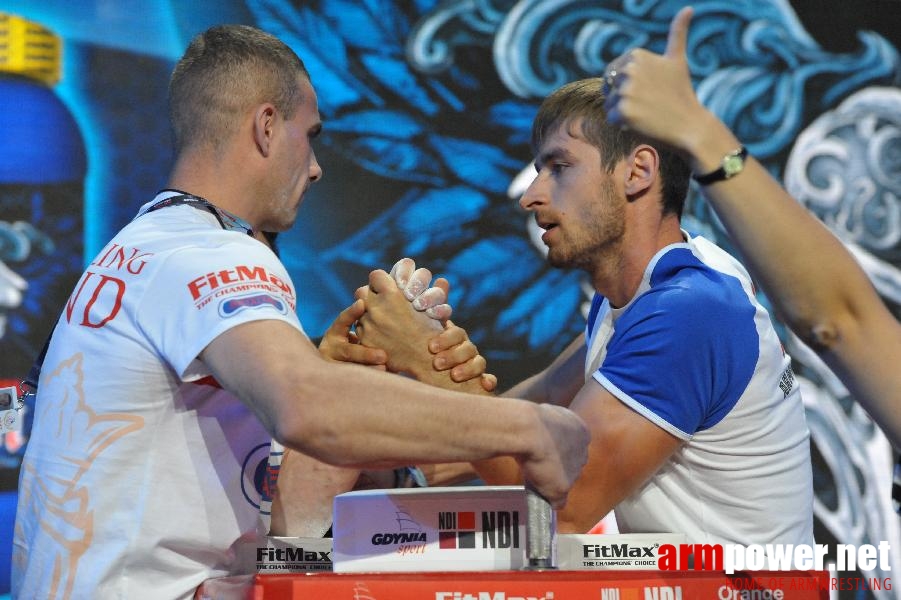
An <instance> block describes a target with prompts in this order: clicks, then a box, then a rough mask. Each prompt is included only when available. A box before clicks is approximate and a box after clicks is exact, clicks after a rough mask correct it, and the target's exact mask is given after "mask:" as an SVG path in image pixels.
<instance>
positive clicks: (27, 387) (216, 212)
mask: <svg viewBox="0 0 901 600" xmlns="http://www.w3.org/2000/svg"><path fill="white" fill-rule="evenodd" d="M162 191H163V192H175V193H176V194H177V195H175V196H169V197H168V198H164V199H162V200H160V201H159V202H157V203H155V204H152V205H151V206H149V207H147V208H146V209H144V210H142V211H141V212H139V213H138V215H137V216H136V217H135V219H137V218H138V217H141V216H143V215H146V214H147V213H149V212H153V211H155V210H159V209H161V208H166V207H167V206H178V205H180V204H187V205H188V206H193V207H194V208H196V209H198V210H206V211H209V212H211V213H212V214H213V216H215V217H216V220H217V221H219V225H221V226H222V229H226V230H228V231H240V232H242V233H246V234H247V235H249V236H251V237H252V236H253V229H252V228H251V227H250V224H248V223H247V221H245V220H244V219H242V218H241V217H239V216H237V215H233V214H231V213H230V212H228V211H225V210H222V209H221V208H219V207H218V206H216V205H215V204H213V203H212V202H210V201H209V200H207V199H206V198H201V197H200V196H195V195H193V194H188V193H186V192H182V191H181V190H162ZM54 328H55V326H54ZM51 337H53V330H52V329H51V330H50V335H48V336H47V340H46V341H45V342H44V347H43V348H41V352H40V354H38V356H37V358H36V359H35V361H34V363H33V364H32V365H31V369H29V370H28V375H26V376H25V379H23V380H22V382H21V383H20V387H21V388H22V397H23V402H24V397H25V396H28V395H33V394H35V393H36V392H37V390H38V379H39V378H40V376H41V367H43V365H44V357H45V356H46V355H47V347H48V346H50V338H51Z"/></svg>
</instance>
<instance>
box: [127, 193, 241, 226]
mask: <svg viewBox="0 0 901 600" xmlns="http://www.w3.org/2000/svg"><path fill="white" fill-rule="evenodd" d="M163 192H175V193H176V194H177V195H175V196H169V197H168V198H164V199H162V200H160V201H159V202H157V203H155V204H152V205H151V206H149V207H147V208H146V209H144V210H142V211H141V212H139V213H138V216H137V217H135V218H136V219H137V218H138V217H140V216H143V215H146V214H147V213H150V212H153V211H155V210H159V209H161V208H166V207H167V206H178V205H179V204H187V205H188V206H192V207H194V208H196V209H198V210H206V211H208V212H210V213H212V214H213V216H214V217H216V220H217V221H219V225H221V226H222V229H226V230H228V231H240V232H242V233H246V234H247V235H249V236H251V237H252V236H253V229H252V228H251V227H250V224H249V223H248V222H247V221H245V220H244V219H242V218H241V217H239V216H237V215H233V214H231V213H230V212H228V211H226V210H223V209H221V208H219V207H218V206H216V205H215V204H213V203H212V202H210V201H209V200H207V199H206V198H201V197H200V196H195V195H194V194H188V193H187V192H183V191H181V190H163Z"/></svg>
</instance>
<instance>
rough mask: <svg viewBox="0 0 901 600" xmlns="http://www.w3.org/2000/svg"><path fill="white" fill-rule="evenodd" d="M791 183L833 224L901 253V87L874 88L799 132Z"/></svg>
mask: <svg viewBox="0 0 901 600" xmlns="http://www.w3.org/2000/svg"><path fill="white" fill-rule="evenodd" d="M785 183H786V187H787V188H788V190H789V192H791V194H792V195H793V196H794V197H795V198H797V199H798V201H800V202H801V203H803V204H804V205H805V206H807V207H808V208H809V209H810V210H811V211H812V212H813V213H814V214H815V215H817V217H819V218H820V219H821V220H822V221H823V222H824V223H826V224H827V225H828V226H829V227H830V229H832V230H833V231H836V232H837V233H839V234H840V235H841V236H842V237H843V238H845V239H847V240H850V241H853V242H856V243H857V244H859V245H860V246H862V247H864V248H866V249H867V250H869V251H871V252H873V253H874V254H875V255H877V256H879V257H881V258H883V259H885V260H888V261H891V262H895V263H897V262H899V260H901V89H898V88H877V87H872V88H867V89H864V90H861V91H859V92H857V93H856V94H854V95H852V96H850V97H848V98H847V99H846V100H845V101H844V102H842V103H841V104H840V105H839V106H838V107H837V108H836V109H835V110H832V111H827V112H825V113H823V114H822V115H820V116H819V117H818V118H817V119H816V120H815V121H814V122H813V123H812V124H811V125H810V126H809V127H808V128H807V129H806V130H805V131H804V132H803V133H802V134H801V135H800V136H798V139H797V142H796V143H795V146H794V148H793V149H792V153H791V155H790V156H789V160H788V163H787V165H786V177H785Z"/></svg>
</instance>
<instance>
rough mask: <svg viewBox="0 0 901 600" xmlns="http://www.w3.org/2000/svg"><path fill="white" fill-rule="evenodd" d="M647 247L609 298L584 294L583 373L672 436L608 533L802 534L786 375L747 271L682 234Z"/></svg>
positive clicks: (696, 539) (795, 426)
mask: <svg viewBox="0 0 901 600" xmlns="http://www.w3.org/2000/svg"><path fill="white" fill-rule="evenodd" d="M684 235H685V238H686V239H687V241H686V242H684V243H680V244H673V245H671V246H667V247H666V248H664V249H662V250H660V252H658V253H657V254H656V255H655V256H654V258H653V259H652V260H651V262H650V264H649V265H648V267H647V269H646V270H645V274H644V277H643V279H642V282H641V284H640V286H639V289H638V291H637V292H636V294H635V296H634V297H633V298H632V300H631V301H630V302H629V303H628V304H627V305H626V306H623V307H621V308H612V307H611V306H610V303H609V302H608V301H607V300H606V299H605V298H603V297H602V296H599V295H596V296H595V298H594V300H593V302H592V307H591V311H590V314H589V318H588V324H587V329H586V337H587V343H588V353H587V356H586V380H587V379H588V378H589V377H593V378H594V379H595V380H596V381H597V382H598V383H600V385H602V386H603V387H604V388H605V389H606V390H607V391H609V392H610V393H611V394H613V395H614V396H616V398H618V399H619V400H620V401H622V402H623V403H624V404H626V405H627V406H629V407H630V408H631V409H633V410H635V411H636V412H638V413H639V414H641V415H642V416H644V417H646V418H647V419H649V420H650V421H652V422H653V423H655V424H656V425H658V426H659V427H661V428H663V429H664V430H666V431H667V432H669V433H671V434H672V435H674V436H676V437H677V438H679V439H681V440H683V441H684V443H683V444H682V445H681V447H680V448H679V449H678V450H677V451H676V452H675V454H674V455H673V456H672V457H671V458H670V460H669V461H667V463H666V464H664V466H663V467H662V468H661V469H660V470H659V471H658V472H657V473H656V474H655V475H654V476H653V477H652V478H651V479H650V480H649V481H648V482H647V483H645V484H644V485H643V486H641V487H640V488H639V489H638V490H636V491H635V492H634V493H633V494H631V495H630V496H629V497H627V498H626V499H625V500H623V501H622V502H621V503H620V504H619V505H617V507H616V519H617V524H618V526H619V529H620V531H622V532H624V533H629V532H632V533H635V532H681V533H685V534H687V535H688V539H689V541H690V542H692V543H739V544H764V543H794V544H812V543H813V489H812V488H813V481H812V472H811V466H810V449H809V432H808V429H807V424H806V421H805V418H804V409H803V406H802V403H801V397H800V393H799V387H798V384H797V383H796V382H795V379H794V376H793V374H792V371H791V360H790V358H789V357H788V356H787V355H786V354H785V351H784V350H783V348H782V345H781V343H780V341H779V339H778V337H777V335H776V332H775V330H774V328H773V325H772V322H771V321H770V317H769V314H768V313H767V311H766V310H765V309H764V308H763V307H762V306H761V305H760V304H759V303H758V302H757V300H756V298H755V296H754V289H753V286H752V284H751V281H750V277H749V276H748V274H747V272H746V271H745V270H744V268H743V267H742V266H741V264H740V263H739V262H738V261H737V260H735V259H734V258H733V257H732V256H730V255H729V254H728V253H726V252H725V251H723V250H722V249H721V248H719V247H717V246H716V245H714V244H712V243H710V242H709V241H707V240H705V239H703V238H690V237H689V236H688V234H687V233H685V234H684Z"/></svg>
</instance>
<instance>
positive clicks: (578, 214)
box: [362, 79, 813, 544]
mask: <svg viewBox="0 0 901 600" xmlns="http://www.w3.org/2000/svg"><path fill="white" fill-rule="evenodd" d="M601 86H602V81H601V80H599V79H588V80H583V81H577V82H574V83H571V84H567V85H565V86H563V87H562V88H560V89H559V90H557V91H556V92H554V93H553V94H551V95H550V96H549V97H548V98H547V99H546V100H545V101H544V103H543V104H542V106H541V108H540V109H539V112H538V115H537V116H536V119H535V123H534V124H533V129H532V145H533V147H534V148H535V149H536V155H537V158H536V161H535V167H536V170H537V175H536V177H535V179H534V181H533V182H532V183H531V185H530V186H529V188H528V189H527V190H526V192H525V193H524V194H523V196H522V197H521V199H520V205H521V206H522V207H523V208H524V209H525V210H527V211H529V212H532V213H533V214H534V217H535V222H536V224H537V226H538V227H539V228H541V229H542V230H544V231H543V234H542V236H541V239H542V241H543V242H544V244H545V245H546V246H547V249H548V255H547V259H548V262H549V263H550V264H551V265H552V266H555V267H568V268H572V267H575V268H579V269H582V270H584V271H585V272H586V273H587V274H588V276H589V278H590V281H591V283H592V285H593V287H594V289H595V292H596V296H595V298H594V301H593V304H592V309H591V312H590V315H589V320H588V324H587V328H586V332H587V335H582V336H579V338H578V339H576V340H574V341H573V342H572V343H571V344H570V346H569V347H568V348H567V349H566V350H564V351H563V352H562V353H561V355H560V356H559V357H557V359H555V360H554V362H553V363H552V364H551V365H550V366H548V367H547V368H546V369H544V370H543V371H541V372H539V373H538V374H536V375H534V376H532V377H530V378H528V379H526V380H525V381H523V382H521V383H519V384H518V385H516V386H514V387H513V388H512V389H511V390H509V391H508V392H507V394H509V395H513V396H516V397H523V398H528V399H530V400H532V401H535V402H541V403H554V404H559V405H564V406H568V407H569V408H571V409H572V410H573V411H575V412H576V413H577V414H579V415H580V416H581V417H582V418H583V419H584V420H585V422H586V423H587V424H588V426H589V428H590V430H591V432H592V442H591V445H590V448H589V460H588V464H587V465H586V466H585V468H584V469H583V471H582V474H581V476H580V477H579V479H578V480H577V481H576V484H575V486H574V487H573V490H572V491H571V493H570V496H569V499H568V502H567V505H566V507H565V508H564V509H563V510H560V511H559V512H558V515H557V517H558V529H559V530H560V531H561V532H576V533H582V532H586V531H588V530H589V529H591V528H592V527H593V526H594V525H595V524H596V523H597V522H598V521H599V520H600V519H602V518H603V517H604V516H605V515H607V514H608V513H609V511H610V510H613V509H615V513H616V517H617V522H618V526H619V528H620V531H622V532H675V533H684V534H686V535H687V537H688V540H689V541H690V542H692V543H716V542H720V543H729V542H731V543H740V544H752V543H753V544H763V543H794V544H812V543H813V533H812V531H813V491H812V487H813V484H812V474H811V466H810V449H809V439H808V438H809V433H808V430H807V425H806V423H805V417H804V411H803V407H802V404H801V400H800V395H799V392H798V386H797V384H796V383H795V381H794V377H793V376H792V373H791V368H790V363H791V361H790V358H789V357H788V356H786V355H785V353H784V351H783V349H782V346H781V344H780V343H779V340H778V338H777V335H776V332H775V331H774V329H773V326H772V324H771V322H770V319H769V316H768V314H767V312H766V311H765V310H764V308H763V307H762V306H761V305H760V304H759V303H758V302H757V301H756V300H755V297H754V290H753V286H752V284H751V282H750V278H749V277H748V275H747V273H746V272H745V270H744V269H743V268H742V267H741V265H740V264H739V263H738V262H737V261H736V260H734V259H733V258H732V257H730V256H729V255H728V254H727V253H726V252H724V251H723V250H721V249H719V248H717V247H716V246H715V245H713V244H712V243H710V242H707V241H706V240H703V239H701V238H690V237H689V236H688V234H687V233H685V232H684V231H683V230H682V229H681V228H680V215H681V212H682V206H683V203H684V200H685V195H686V191H687V186H688V169H687V167H686V166H685V164H684V162H682V161H681V160H680V159H679V158H678V157H677V156H675V155H673V154H671V153H668V152H667V151H665V150H663V149H660V148H658V147H657V146H655V145H654V143H653V142H652V141H651V140H647V139H642V138H640V137H638V136H637V135H635V134H634V133H633V132H629V131H622V130H619V129H617V128H616V127H613V126H611V125H609V124H608V123H607V120H606V114H605V112H604V102H605V96H604V94H603V93H602V89H601ZM737 176H738V177H740V176H741V175H740V174H738V175H737ZM712 185H716V183H713V184H712ZM366 307H367V314H366V316H364V318H363V319H362V322H363V324H364V327H363V333H364V335H363V337H362V339H363V342H364V343H365V344H372V345H375V346H378V347H382V348H385V349H386V350H388V352H389V354H392V353H395V350H394V349H393V348H392V345H393V344H397V343H400V341H401V340H402V338H403V336H402V335H398V334H397V332H398V327H399V326H398V322H403V321H404V320H405V319H406V318H407V317H406V315H405V313H409V312H410V311H411V309H410V308H409V306H401V305H399V304H395V303H392V302H391V299H390V298H387V297H386V296H385V295H384V294H376V295H369V296H368V297H367V298H366ZM392 334H393V338H392V339H393V341H392V339H389V336H391V335H392ZM505 395H506V394H505ZM486 402H487V400H486ZM476 467H477V469H478V470H479V473H480V475H481V476H482V478H483V479H484V480H485V481H486V482H488V483H491V484H513V483H518V482H520V481H521V474H520V472H519V469H518V468H517V467H516V465H515V464H514V463H513V462H512V461H509V460H506V459H498V460H492V461H485V462H481V463H478V464H477V465H476Z"/></svg>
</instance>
